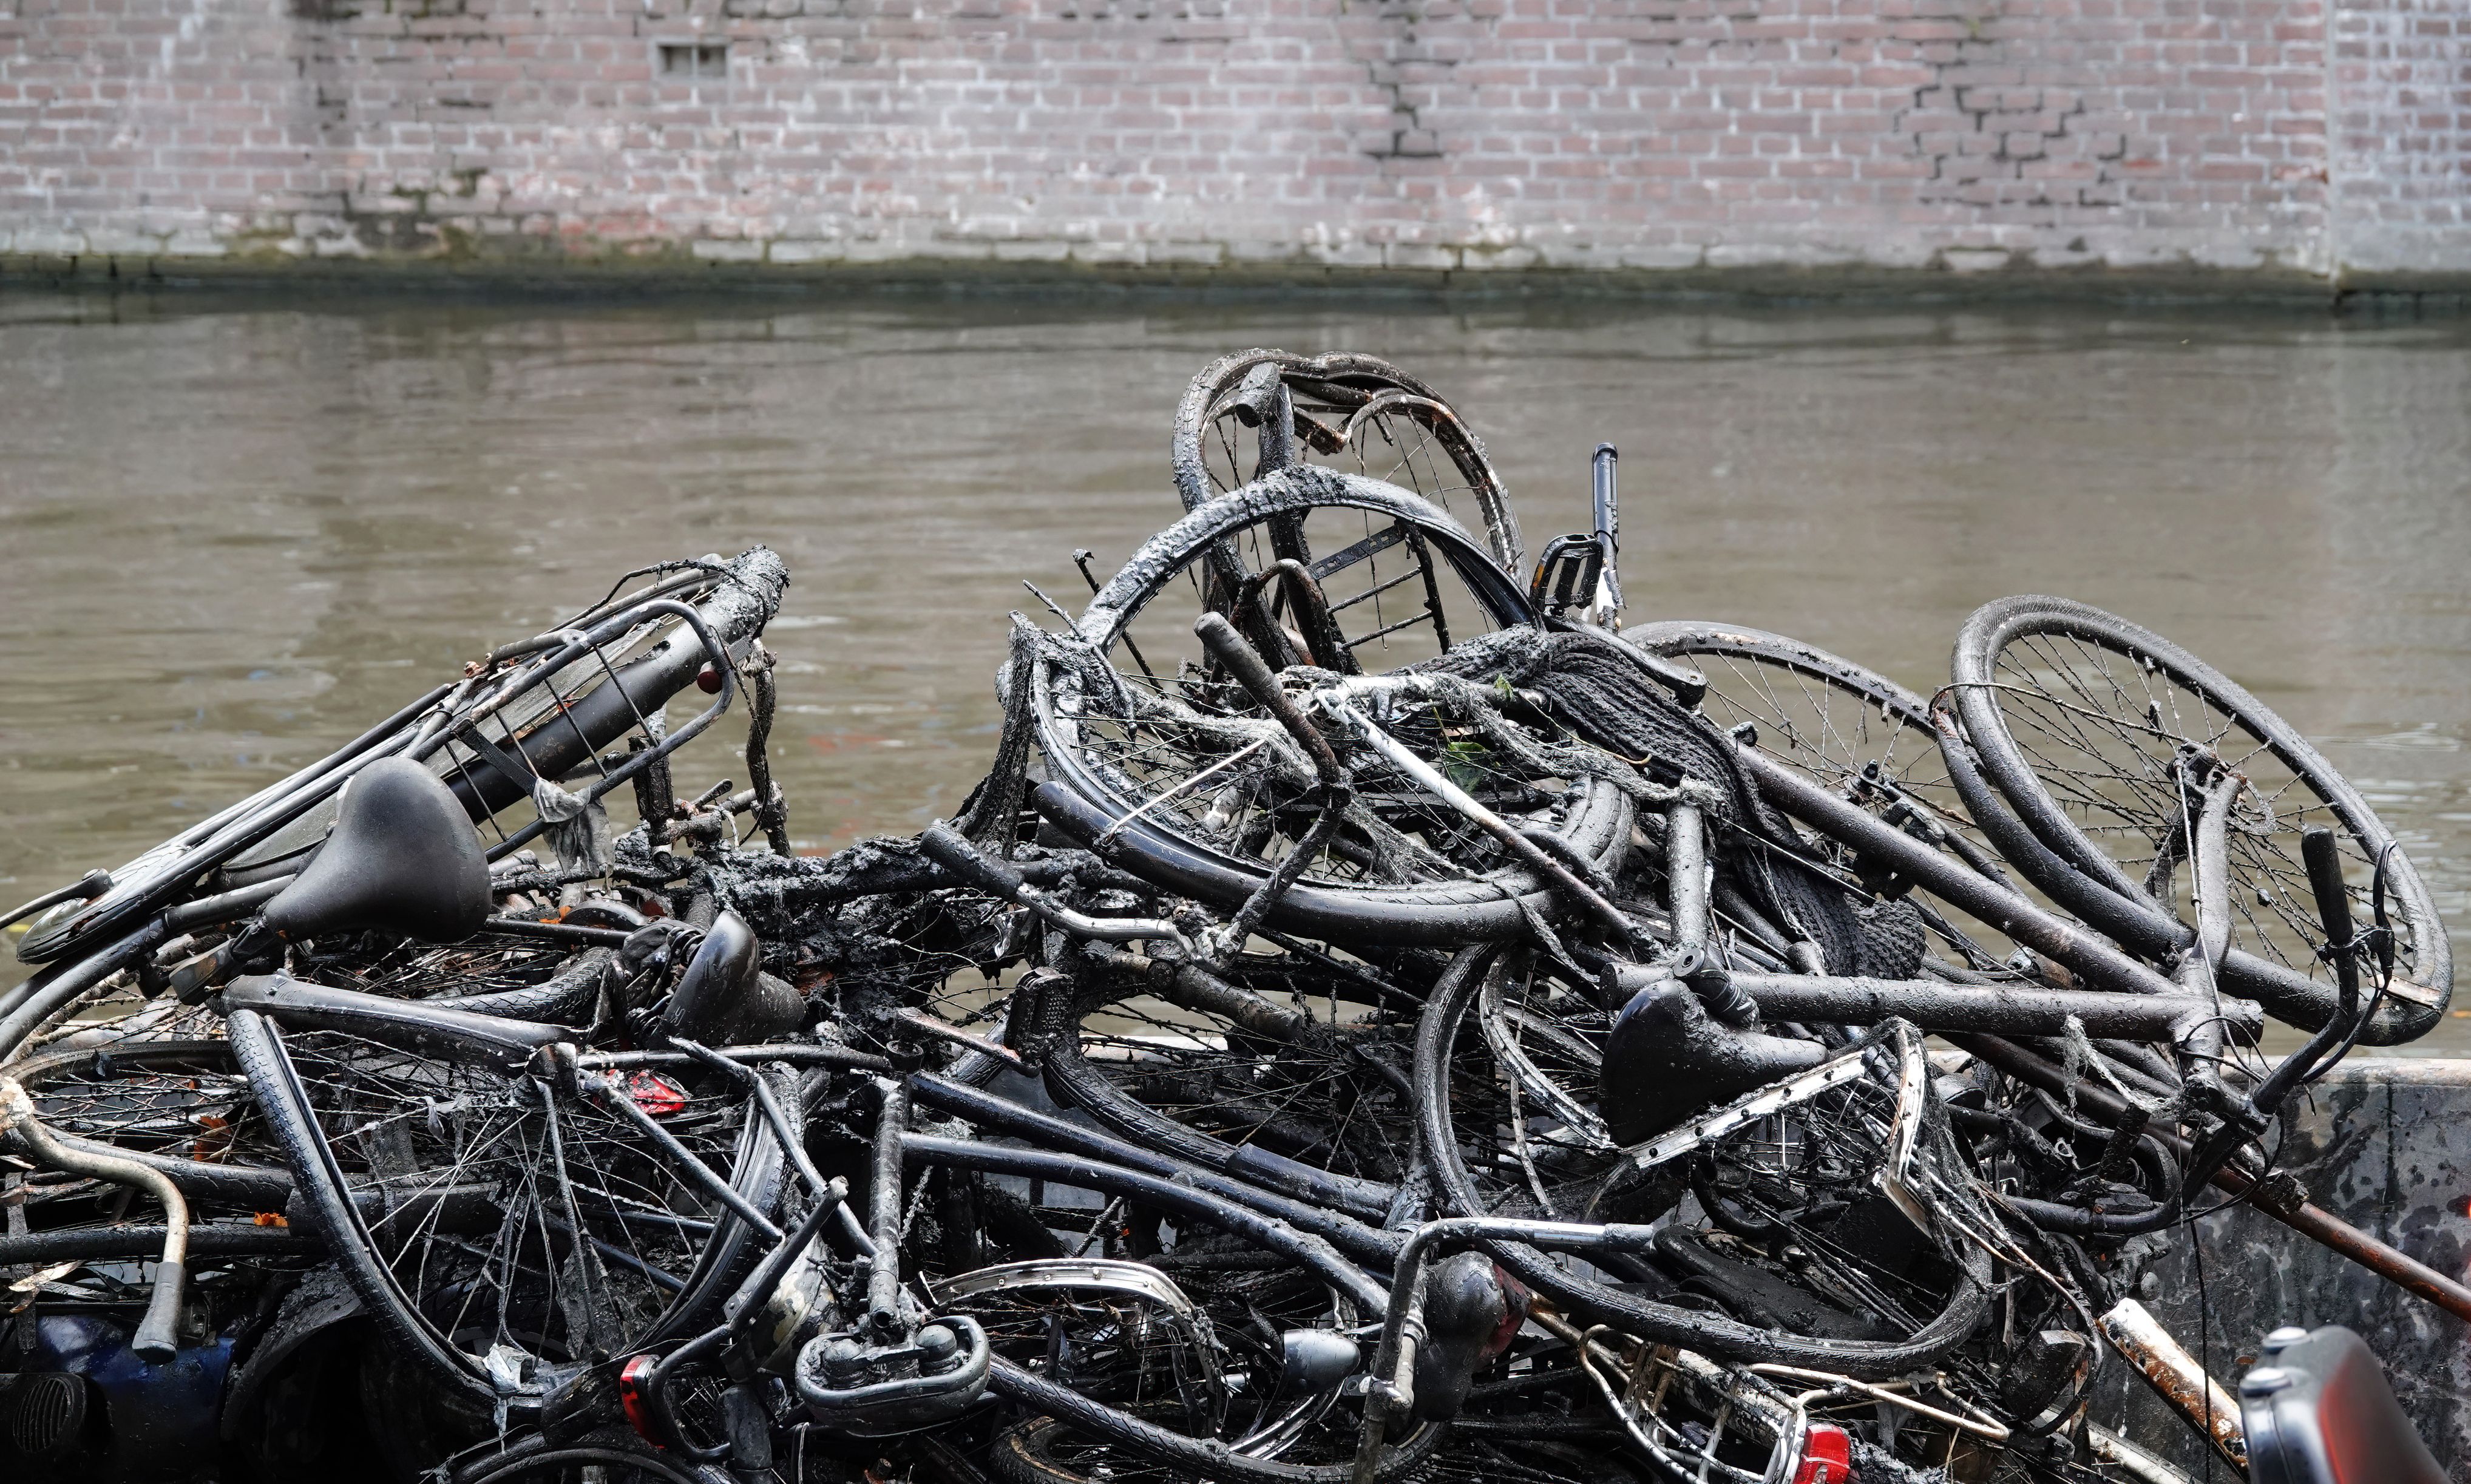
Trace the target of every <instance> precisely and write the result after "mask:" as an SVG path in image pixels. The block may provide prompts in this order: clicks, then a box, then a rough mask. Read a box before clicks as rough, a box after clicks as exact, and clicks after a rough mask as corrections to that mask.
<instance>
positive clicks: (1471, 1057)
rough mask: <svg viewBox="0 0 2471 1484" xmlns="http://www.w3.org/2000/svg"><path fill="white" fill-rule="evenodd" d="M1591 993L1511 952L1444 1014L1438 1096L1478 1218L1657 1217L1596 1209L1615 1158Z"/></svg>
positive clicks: (1601, 1036)
mask: <svg viewBox="0 0 2471 1484" xmlns="http://www.w3.org/2000/svg"><path fill="white" fill-rule="evenodd" d="M1592 991H1593V986H1583V987H1574V986H1570V985H1567V984H1564V983H1563V982H1561V981H1560V979H1558V978H1555V977H1554V976H1553V975H1551V974H1550V973H1549V972H1546V971H1544V970H1542V969H1540V967H1539V965H1538V964H1537V963H1536V961H1535V956H1534V955H1533V954H1524V953H1519V952H1517V951H1511V952H1506V953H1504V954H1501V955H1500V956H1499V957H1498V958H1496V959H1495V960H1494V964H1493V966H1492V968H1491V969H1490V970H1489V971H1488V972H1487V973H1485V974H1484V975H1482V976H1481V977H1479V978H1477V979H1476V980H1475V992H1474V993H1473V994H1471V995H1468V996H1464V997H1461V998H1460V999H1459V1000H1457V1001H1454V1002H1453V1004H1452V1005H1451V1006H1450V1007H1449V1008H1451V1009H1455V1010H1456V1011H1457V1012H1458V1015H1457V1020H1456V1021H1455V1023H1454V1024H1452V1025H1449V1026H1448V1027H1447V1029H1445V1030H1443V1031H1442V1032H1441V1035H1442V1038H1443V1042H1444V1045H1445V1048H1446V1049H1445V1051H1444V1053H1443V1054H1444V1056H1445V1058H1446V1061H1445V1063H1444V1065H1446V1067H1447V1079H1448V1086H1447V1089H1441V1090H1439V1091H1441V1092H1443V1093H1444V1094H1445V1095H1447V1099H1448V1103H1449V1108H1450V1117H1449V1119H1448V1120H1447V1122H1448V1126H1449V1128H1450V1130H1451V1133H1452V1139H1453V1142H1454V1144H1455V1153H1454V1154H1453V1156H1452V1158H1453V1159H1454V1160H1455V1162H1456V1165H1457V1166H1458V1168H1460V1169H1461V1170H1462V1171H1464V1173H1465V1175H1466V1179H1467V1186H1468V1189H1469V1190H1470V1191H1471V1195H1472V1198H1473V1202H1474V1205H1475V1207H1476V1213H1480V1214H1484V1215H1499V1216H1523V1217H1528V1218H1531V1219H1535V1220H1542V1221H1595V1220H1612V1219H1620V1220H1632V1219H1635V1218H1638V1217H1640V1216H1642V1215H1653V1214H1657V1213H1636V1212H1626V1213H1624V1214H1622V1215H1621V1216H1619V1217H1618V1218H1616V1217H1612V1216H1609V1215H1606V1214H1604V1213H1600V1212H1598V1211H1597V1210H1596V1199H1597V1196H1598V1195H1599V1193H1600V1192H1601V1191H1602V1190H1603V1189H1604V1186H1605V1183H1606V1181H1607V1180H1608V1179H1609V1178H1611V1177H1612V1175H1613V1174H1614V1173H1615V1172H1616V1171H1617V1169H1618V1168H1619V1166H1620V1157H1619V1154H1620V1151H1619V1149H1618V1148H1617V1147H1616V1145H1615V1144H1614V1142H1613V1140H1612V1134H1611V1132H1610V1131H1609V1130H1608V1129H1607V1127H1606V1125H1605V1120H1604V1119H1603V1118H1602V1117H1600V1116H1599V1115H1598V1112H1597V1107H1596V1101H1597V1089H1598V1087H1599V1086H1600V1085H1601V1084H1602V1082H1603V1080H1604V1047H1605V1041H1606V1038H1607V1037H1608V1036H1609V1035H1610V1034H1611V1031H1612V1015H1611V1014H1609V1013H1608V1012H1607V1011H1606V1010H1605V1009H1604V1008H1603V1007H1602V1006H1601V1005H1599V1004H1598V1003H1596V996H1595V994H1594V993H1593V992H1592ZM1427 1013H1428V1014H1447V1013H1448V1010H1447V1009H1444V1010H1432V1009H1428V1011H1427ZM1421 1095H1424V1096H1427V1097H1429V1096H1431V1095H1432V1090H1427V1091H1424V1092H1423V1093H1422V1094H1421Z"/></svg>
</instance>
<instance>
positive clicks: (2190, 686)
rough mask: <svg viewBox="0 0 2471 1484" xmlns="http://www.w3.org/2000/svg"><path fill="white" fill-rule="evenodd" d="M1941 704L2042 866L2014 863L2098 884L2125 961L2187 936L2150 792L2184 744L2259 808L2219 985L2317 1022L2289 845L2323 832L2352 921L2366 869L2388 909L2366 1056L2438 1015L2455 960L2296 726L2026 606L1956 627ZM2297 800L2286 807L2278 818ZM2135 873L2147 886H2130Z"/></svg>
mask: <svg viewBox="0 0 2471 1484" xmlns="http://www.w3.org/2000/svg"><path fill="white" fill-rule="evenodd" d="M2129 681H2132V682H2133V683H2132V684H2130V683H2127V682H2129ZM1950 689H1951V694H1952V701H1953V704H1954V707H1955V709H1956V712H1957V714H1958V716H1959V717H1960V718H1962V720H1963V723H1964V731H1965V740H1966V741H1967V742H1969V743H1970V746H1971V750H1972V754H1973V756H1974V757H1975V759H1976V760H1977V761H1978V766H1979V767H1980V770H1981V772H1982V774H1983V776H1984V778H1985V779H1986V780H1987V781H1988V782H1989V785H1990V786H1991V788H1993V789H1996V790H1997V792H1998V794H1999V795H2000V796H2001V797H2002V798H2003V799H2004V800H2005V801H2006V802H2007V804H2008V806H2009V807H2010V808H2011V809H2012V810H2013V811H2014V813H2015V814H2016V816H2017V818H2018V819H2019V820H2021V822H2022V824H2023V825H2024V827H2025V828H2026V829H2027V830H2029V831H2030V832H2031V834H2032V836H2034V838H2035V839H2036V840H2037V841H2038V842H2039V843H2040V844H2041V846H2042V847H2044V849H2045V850H2047V851H2048V852H2049V854H2048V855H2047V856H2046V855H2043V854H2041V853H2040V852H2036V851H2032V850H2025V851H2019V852H2015V853H2014V854H2015V856H2016V858H2017V859H2016V864H2017V867H2018V869H2019V870H2020V871H2027V872H2030V873H2033V874H2034V875H2035V878H2036V883H2037V884H2040V885H2041V886H2042V887H2043V888H2044V889H2045V890H2048V891H2050V892H2051V893H2052V894H2053V895H2054V896H2055V897H2060V896H2061V895H2062V893H2066V892H2071V891H2073V892H2075V893H2078V894H2079V895H2082V894H2083V893H2084V892H2085V891H2086V890H2087V888H2088V887H2092V888H2098V889H2099V890H2100V891H2101V892H2102V893H2104V894H2105V895H2106V896H2107V897H2109V898H2111V899H2115V900H2116V901H2117V902H2118V903H2120V904H2122V905H2123V906H2124V907H2125V911H2124V912H2123V913H2122V914H2121V918H2122V920H2121V922H2120V924H2119V929H2120V930H2122V931H2121V935H2122V936H2123V937H2124V938H2126V939H2128V941H2127V942H2126V946H2127V947H2129V948H2130V949H2131V950H2132V951H2135V952H2139V953H2143V954H2148V955H2151V956H2164V955H2169V954H2177V952H2178V951H2179V950H2180V948H2181V946H2182V945H2183V944H2185V943H2186V942H2187V941H2188V939H2189V935H2190V932H2191V930H2190V929H2189V928H2188V927H2187V926H2185V924H2186V922H2187V921H2189V920H2190V919H2191V918H2192V917H2193V914H2192V913H2183V912H2182V911H2181V910H2179V909H2178V907H2177V903H2176V901H2166V900H2164V898H2166V897H2176V895H2177V880H2178V877H2179V872H2178V871H2177V869H2176V868H2175V863H2174V861H2173V860H2171V859H2170V857H2171V855H2172V851H2173V848H2174V847H2173V846H2172V845H2171V844H2170V840H2171V838H2172V837H2173V822H2174V816H2175V813H2176V811H2175V808H2174V807H2173V806H2171V805H2170V804H2168V803H2167V802H2165V801H2164V800H2163V798H2162V797H2161V794H2162V791H2163V784H2164V781H2165V780H2166V779H2167V777H2168V774H2169V768H2170V766H2171V763H2172V760H2173V757H2174V755H2175V754H2176V752H2177V748H2178V746H2179V744H2180V743H2181V742H2192V743H2196V744H2198V745H2201V746H2204V747H2206V748H2208V749H2211V750H2215V751H2217V752H2218V753H2219V754H2220V755H2221V756H2222V757H2223V761H2224V763H2226V764H2227V765H2228V766H2231V767H2233V768H2235V769H2238V770H2240V771H2241V772H2242V773H2244V774H2247V775H2249V781H2250V795H2251V797H2252V798H2258V799H2263V800H2265V801H2266V802H2265V811H2266V813H2265V819H2266V824H2265V826H2264V827H2262V828H2259V827H2257V826H2256V825H2255V824H2254V822H2253V818H2252V816H2251V817H2249V818H2247V819H2246V820H2243V819H2241V818H2239V817H2235V820H2234V827H2233V831H2232V841H2231V846H2232V848H2231V859H2232V875H2233V882H2232V883H2231V889H2230V890H2229V891H2228V892H2227V893H2226V895H2227V896H2228V897H2229V899H2230V905H2231V907H2232V908H2233V911H2234V922H2233V935H2232V940H2231V952H2230V953H2229V954H2227V955H2226V957H2225V958H2224V963H2223V965H2222V972H2221V983H2222V987H2223V988H2224V990H2226V991H2229V992H2231V993H2233V994H2238V995H2242V996H2245V997H2247V998H2250V999H2254V1000H2257V1001H2261V1002H2263V1003H2264V1004H2265V1005H2266V1007H2267V1008H2268V1010H2269V1011H2270V1012H2271V1013H2273V1014H2274V1015H2276V1016H2277V1017H2278V1018H2280V1019H2283V1020H2286V1021H2289V1022H2291V1023H2293V1024H2294V1025H2301V1026H2303V1027H2305V1028H2311V1029H2313V1028H2316V1027H2317V1026H2319V1025H2323V1024H2324V1023H2325V1022H2326V1020H2328V1019H2330V1018H2331V1016H2332V1014H2333V1012H2334V1008H2335V996H2334V991H2333V988H2332V985H2331V983H2330V981H2329V980H2328V979H2327V978H2322V976H2326V975H2329V974H2330V969H2329V968H2328V967H2327V966H2326V965H2325V964H2324V963H2323V962H2321V961H2320V960H2319V959H2318V957H2317V954H2316V942H2315V934H2316V933H2317V932H2318V931H2319V929H2318V926H2317V924H2316V920H2315V907H2314V899H2313V897H2312V895H2311V894H2310V890H2309V887H2308V884H2307V876H2306V871H2305V868H2304V867H2303V866H2302V865H2301V863H2300V860H2299V853H2298V849H2297V842H2298V837H2299V834H2300V831H2301V829H2302V828H2304V827H2305V826H2306V825H2308V824H2311V823H2322V824H2328V825H2332V826H2334V827H2335V833H2336V836H2337V838H2338V840H2339V841H2340V842H2341V844H2342V853H2343V856H2344V858H2345V861H2346V864H2347V866H2348V870H2347V871H2346V873H2345V874H2346V877H2347V879H2348V880H2349V882H2350V887H2351V889H2350V895H2351V896H2352V898H2353V908H2352V910H2353V917H2354V920H2355V921H2358V922H2362V923H2365V922H2367V921H2368V920H2369V918H2370V903H2369V900H2368V899H2369V890H2368V883H2369V879H2370V877H2371V876H2372V874H2373V871H2374V869H2375V866H2376V863H2377V861H2378V860H2379V858H2380V856H2384V858H2385V860H2386V862H2387V865H2386V871H2387V885H2388V890H2389V896H2390V899H2391V901H2392V902H2393V903H2394V904H2395V908H2396V909H2395V911H2394V914H2393V915H2394V917H2395V920H2396V921H2395V926H2396V935H2395V936H2396V942H2395V963H2396V978H2395V984H2394V987H2393V992H2392V993H2390V994H2389V996H2388V997H2387V1001H2386V1006H2387V1010H2386V1013H2381V1015H2380V1017H2379V1019H2378V1021H2377V1022H2376V1023H2374V1024H2372V1025H2370V1027H2369V1028H2368V1031H2367V1033H2366V1034H2365V1035H2364V1036H2363V1037H2362V1039H2363V1041H2365V1042H2366V1043H2367V1044H2371V1045H2391V1044H2395V1043H2396V1042H2400V1041H2407V1040H2411V1039H2412V1038H2414V1037H2415V1036H2417V1035H2419V1034H2423V1033H2424V1032H2425V1031H2426V1030H2427V1029H2428V1028H2429V1027H2430V1026H2433V1025H2435V1024H2436V1021H2437V1020H2438V1019H2439V1018H2441V1017H2442V1016H2443V1014H2444V1012H2445V1007H2446V1004H2447V1003H2448V1002H2449V1001H2450V999H2451V997H2452V993H2453V960H2452V949H2451V945H2450V943H2449V941H2448V939H2447V936H2446V933H2445V929H2444V925H2443V924H2442V922H2441V921H2440V920H2439V919H2438V917H2437V914H2436V907H2435V904H2434V902H2433V901H2432V899H2431V898H2430V896H2429V893H2428V888H2427V886H2426V884H2425V883H2423V882H2422V881H2421V879H2420V877H2419V873H2418V872H2417V870H2416V869H2414V868H2413V867H2412V864H2411V861H2410V860H2409V859H2408V858H2407V857H2406V856H2405V855H2404V854H2403V853H2402V851H2400V850H2399V849H2393V850H2391V852H2390V854H2386V852H2387V851H2388V848H2389V846H2391V845H2392V844H2393V835H2392V832H2391V831H2389V829H2388V828H2387V827H2386V825H2385V823H2384V821H2382V820H2380V819H2379V818H2378V817H2377V815H2376V812H2375V811H2374V810H2373V809H2372V808H2370V807H2369V805H2368V803H2367V801H2366V800H2365V799H2364V798H2363V797H2362V796H2361V795H2360V793H2359V790H2358V789H2355V788H2353V787H2352V785H2351V784H2350V782H2349V781H2348V780H2346V779H2344V778H2343V777H2342V774H2341V773H2340V772H2339V771H2337V770H2336V769H2335V768H2334V766H2333V765H2332V764H2330V763H2328V762H2327V761H2326V760H2325V758H2324V757H2323V756H2322V755H2321V754H2320V753H2318V751H2317V749H2316V748H2315V747H2314V746H2313V745H2311V744H2310V743H2309V742H2307V740H2306V739H2305V738H2303V737H2301V736H2300V735H2299V733H2298V732H2297V731H2296V730H2295V729H2294V728H2293V727H2292V726H2291V725H2290V723H2288V722H2287V721H2285V720H2283V719H2282V718H2281V717H2279V716H2277V715H2276V714H2275V713H2274V712H2273V711H2272V710H2271V708H2270V707H2268V706H2266V705H2265V704H2264V703H2263V702H2262V701H2259V700H2258V699H2257V698H2256V697H2255V696H2254V695H2250V694H2249V693H2248V691H2247V689H2246V688H2245V687H2243V686H2241V685H2240V684H2239V683H2238V682H2236V681H2234V680H2232V679H2231V678H2230V677H2229V676H2227V675H2224V673H2223V672H2222V671H2219V670H2217V669H2216V668H2215V667H2213V666H2212V665H2209V664H2207V663H2206V662H2205V661H2204V660H2202V659H2200V658H2199V657H2198V656H2196V655H2194V654H2192V653H2190V652H2189V651H2188V650H2186V649H2184V648H2181V647H2180V646H2178V645H2177V644H2174V643H2173V642H2172V641H2170V640H2169V639H2166V638H2164V637H2163V636H2161V635H2160V634H2157V633H2154V632H2153V630H2151V629H2148V628H2145V627H2143V626H2141V625H2139V624H2133V623H2131V622H2130V621H2128V620H2126V619H2123V618H2120V617H2118V616H2117V615H2115V614H2110V613H2106V612H2104V611H2103V610H2102V609H2099V608H2095V607H2092V606H2089V605H2087V604H2084V603H2081V602H2076V601H2070V600H2068V599H2063V598H2050V597H2043V596H2039V595H2031V594H2029V595H2021V596H2018V597H2012V598H2003V599H2000V600H1997V601H1993V602H1989V603H1986V604H1984V605H1983V606H1982V607H1981V608H1979V609H1976V610H1975V611H1974V613H1973V614H1972V616H1971V617H1969V618H1968V619H1966V621H1965V626H1964V628H1963V629H1962V630H1961V631H1960V633H1959V635H1958V638H1957V643H1956V648H1955V653H1954V657H1953V660H1952V664H1951V686H1950ZM2139 700H2142V701H2143V702H2144V706H2143V708H2142V709H2141V710H2140V709H2138V708H2137V707H2136V702H2137V701H2139ZM2123 703H2124V705H2125V707H2126V712H2125V714H2124V715H2123V713H2122V710H2121V706H2122V704H2123ZM2020 733H2021V734H2023V735H2021V736H2020V735H2019V734H2020ZM2225 742H2227V743H2228V745H2227V746H2224V743H2225ZM2294 789H2299V790H2302V793H2303V797H2302V799H2301V801H2300V802H2299V804H2298V806H2297V807H2296V808H2295V809H2294V808H2291V807H2290V806H2289V805H2288V803H2287V802H2285V795H2287V794H2289V793H2290V792H2291V791H2292V790H2294ZM2312 801H2313V802H2312ZM2157 827H2158V828H2159V829H2160V831H2161V837H2160V838H2157V837H2156V836H2155V830H2156V828H2157ZM2096 836H2100V838H2097V837H2096ZM2140 840H2141V841H2142V842H2143V843H2142V846H2141V847H2140V846H2139V844H2138V843H2137V842H2138V841H2140ZM2140 848H2150V851H2151V854H2150V855H2146V856H2142V857H2140V856H2139V855H2138V854H2137V853H2136V852H2137V851H2138V850H2139V849H2140ZM2179 848H2181V849H2184V847H2179ZM2054 858H2056V861H2055V860H2054ZM2139 860H2144V861H2145V862H2146V864H2147V871H2146V876H2145V879H2144V880H2142V881H2140V880H2138V879H2137V878H2136V877H2135V876H2134V875H2133V874H2131V872H2132V870H2133V868H2134V867H2135V865H2136V864H2137V863H2138V862H2139ZM2062 866H2063V867H2064V869H2061V867H2062ZM2157 885H2158V886H2159V887H2160V889H2161V895H2160V896H2157V895H2156V890H2155V888H2156V886H2157ZM2260 909H2262V910H2260ZM2101 926H2105V927H2106V928H2109V927H2111V925H2110V924H2107V923H2105V924H2101ZM2369 977H2370V978H2373V975H2371V976H2369Z"/></svg>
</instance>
